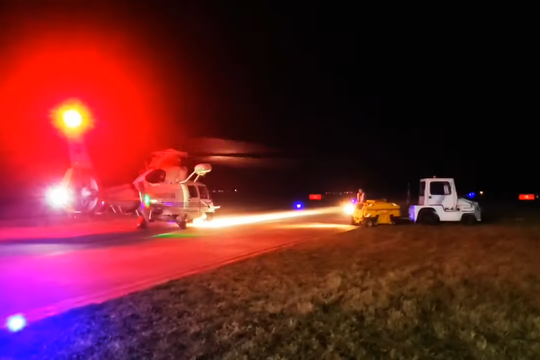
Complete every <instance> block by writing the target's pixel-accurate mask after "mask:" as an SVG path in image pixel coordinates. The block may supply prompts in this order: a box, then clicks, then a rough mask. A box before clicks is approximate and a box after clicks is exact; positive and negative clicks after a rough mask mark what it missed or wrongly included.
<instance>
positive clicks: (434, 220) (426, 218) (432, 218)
mask: <svg viewBox="0 0 540 360" xmlns="http://www.w3.org/2000/svg"><path fill="white" fill-rule="evenodd" d="M439 221H440V219H439V216H437V214H435V213H434V212H431V211H429V212H425V213H423V214H422V217H421V218H420V223H421V224H424V225H437V224H438V223H439Z"/></svg>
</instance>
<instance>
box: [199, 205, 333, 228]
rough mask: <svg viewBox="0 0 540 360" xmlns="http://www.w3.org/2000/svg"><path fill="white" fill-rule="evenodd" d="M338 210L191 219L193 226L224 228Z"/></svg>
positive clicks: (328, 209) (326, 209) (325, 209)
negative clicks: (206, 219)
mask: <svg viewBox="0 0 540 360" xmlns="http://www.w3.org/2000/svg"><path fill="white" fill-rule="evenodd" d="M337 211H338V210H337V209H336V208H335V207H332V208H321V209H315V210H304V211H294V210H293V211H285V212H279V213H269V214H257V215H244V216H228V217H220V218H217V219H214V220H212V221H204V220H202V219H195V220H194V221H193V224H192V226H193V227H199V228H224V227H232V226H238V225H249V224H257V223H262V222H269V221H277V220H286V219H292V218H296V217H301V216H313V215H323V214H331V213H336V212H337Z"/></svg>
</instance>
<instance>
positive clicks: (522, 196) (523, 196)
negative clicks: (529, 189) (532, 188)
mask: <svg viewBox="0 0 540 360" xmlns="http://www.w3.org/2000/svg"><path fill="white" fill-rule="evenodd" d="M535 197H536V196H534V194H519V200H534V198H535Z"/></svg>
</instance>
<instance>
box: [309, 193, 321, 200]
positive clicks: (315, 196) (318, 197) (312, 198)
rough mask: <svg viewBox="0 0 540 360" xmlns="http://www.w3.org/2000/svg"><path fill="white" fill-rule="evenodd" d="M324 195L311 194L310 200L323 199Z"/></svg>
mask: <svg viewBox="0 0 540 360" xmlns="http://www.w3.org/2000/svg"><path fill="white" fill-rule="evenodd" d="M321 199H322V195H321V194H309V200H321Z"/></svg>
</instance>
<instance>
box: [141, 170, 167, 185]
mask: <svg viewBox="0 0 540 360" xmlns="http://www.w3.org/2000/svg"><path fill="white" fill-rule="evenodd" d="M166 175H167V173H166V172H165V170H163V169H156V170H152V171H150V172H149V173H148V174H146V176H145V179H146V181H148V182H149V183H150V184H160V183H162V182H164V181H165V176H166Z"/></svg>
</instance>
